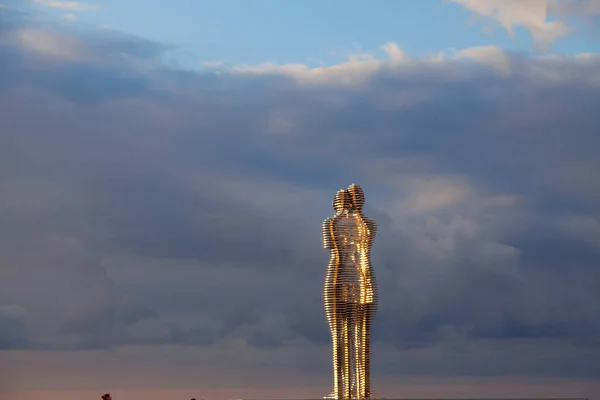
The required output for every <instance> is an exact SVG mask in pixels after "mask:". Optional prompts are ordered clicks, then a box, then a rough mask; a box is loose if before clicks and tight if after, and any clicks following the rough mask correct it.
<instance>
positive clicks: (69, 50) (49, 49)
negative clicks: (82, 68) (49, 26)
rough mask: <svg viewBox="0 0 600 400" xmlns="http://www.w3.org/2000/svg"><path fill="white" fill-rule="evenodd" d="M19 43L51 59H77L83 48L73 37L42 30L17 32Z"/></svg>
mask: <svg viewBox="0 0 600 400" xmlns="http://www.w3.org/2000/svg"><path fill="white" fill-rule="evenodd" d="M17 38H18V40H19V43H20V44H21V45H22V46H24V47H25V48H27V49H28V50H30V51H33V52H36V53H40V54H44V55H47V56H51V57H58V58H64V59H71V60H72V59H77V58H79V57H80V56H81V50H82V49H81V47H80V46H79V43H78V41H77V40H76V39H74V38H73V37H72V36H68V35H62V34H59V33H56V32H50V31H47V30H40V29H22V30H20V31H18V32H17Z"/></svg>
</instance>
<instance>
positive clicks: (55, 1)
mask: <svg viewBox="0 0 600 400" xmlns="http://www.w3.org/2000/svg"><path fill="white" fill-rule="evenodd" d="M33 2H34V3H35V4H37V5H38V6H42V7H48V8H56V9H58V10H70V11H89V10H94V9H95V8H96V7H95V6H93V5H91V4H86V3H83V2H81V1H59V0H33Z"/></svg>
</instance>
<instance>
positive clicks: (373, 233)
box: [365, 218, 377, 248]
mask: <svg viewBox="0 0 600 400" xmlns="http://www.w3.org/2000/svg"><path fill="white" fill-rule="evenodd" d="M365 223H366V224H367V227H368V228H369V248H371V246H373V242H374V241H375V236H376V235H377V224H376V223H375V221H373V220H372V219H369V218H365Z"/></svg>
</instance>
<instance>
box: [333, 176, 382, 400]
mask: <svg viewBox="0 0 600 400" xmlns="http://www.w3.org/2000/svg"><path fill="white" fill-rule="evenodd" d="M364 203H365V195H364V193H363V190H362V188H361V187H360V186H358V185H350V186H349V187H348V189H345V190H340V191H338V192H337V193H336V194H335V197H334V199H333V209H334V210H335V215H334V216H332V217H329V218H327V219H326V220H325V221H323V244H324V247H325V248H327V249H329V254H330V257H329V266H328V268H327V277H326V278H325V291H324V297H325V299H324V300H325V312H326V314H327V321H328V323H329V329H330V330H331V339H332V342H333V392H332V393H331V394H330V395H329V396H327V397H328V398H334V399H369V398H371V322H372V321H373V319H374V317H375V311H376V309H377V285H376V282H375V275H374V274H373V268H372V266H371V247H372V245H373V241H374V239H375V233H376V230H377V225H376V224H375V222H374V221H372V220H370V219H369V218H367V217H365V216H364V215H363V213H362V208H363V205H364Z"/></svg>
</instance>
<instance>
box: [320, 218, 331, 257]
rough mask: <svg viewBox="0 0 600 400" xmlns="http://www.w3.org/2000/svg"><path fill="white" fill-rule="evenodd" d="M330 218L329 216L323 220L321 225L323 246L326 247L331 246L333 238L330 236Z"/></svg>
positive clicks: (329, 247)
mask: <svg viewBox="0 0 600 400" xmlns="http://www.w3.org/2000/svg"><path fill="white" fill-rule="evenodd" d="M332 222H333V221H332V219H331V218H327V219H326V220H325V221H323V226H322V231H323V247H324V248H326V249H331V248H333V243H332V242H333V238H332V237H331V230H330V227H331V223H332Z"/></svg>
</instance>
